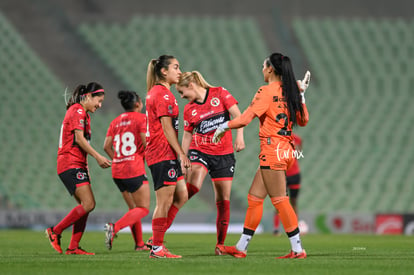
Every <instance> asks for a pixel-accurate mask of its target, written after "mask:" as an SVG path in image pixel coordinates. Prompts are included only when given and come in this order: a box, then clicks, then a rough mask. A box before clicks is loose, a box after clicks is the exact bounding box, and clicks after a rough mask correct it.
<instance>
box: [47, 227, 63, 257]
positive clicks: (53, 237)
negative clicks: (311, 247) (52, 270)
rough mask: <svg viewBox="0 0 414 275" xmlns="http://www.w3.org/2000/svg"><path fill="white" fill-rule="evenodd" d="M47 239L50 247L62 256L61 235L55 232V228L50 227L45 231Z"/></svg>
mask: <svg viewBox="0 0 414 275" xmlns="http://www.w3.org/2000/svg"><path fill="white" fill-rule="evenodd" d="M45 233H46V238H48V239H49V242H50V245H51V246H52V247H53V249H54V250H56V251H57V252H58V253H60V254H62V248H61V247H60V238H61V236H60V235H59V234H56V233H55V232H53V227H49V228H47V229H46V231H45Z"/></svg>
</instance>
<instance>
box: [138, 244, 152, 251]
mask: <svg viewBox="0 0 414 275" xmlns="http://www.w3.org/2000/svg"><path fill="white" fill-rule="evenodd" d="M149 250H151V248H149V247H148V246H147V245H145V244H144V245H142V246H140V245H135V251H149Z"/></svg>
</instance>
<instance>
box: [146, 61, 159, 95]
mask: <svg viewBox="0 0 414 275" xmlns="http://www.w3.org/2000/svg"><path fill="white" fill-rule="evenodd" d="M156 63H157V59H151V61H150V62H149V63H148V69H147V92H148V91H149V90H151V88H152V87H153V86H154V85H155V78H156V77H155V70H154V68H155V64H156Z"/></svg>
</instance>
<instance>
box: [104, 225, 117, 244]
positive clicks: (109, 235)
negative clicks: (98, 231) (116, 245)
mask: <svg viewBox="0 0 414 275" xmlns="http://www.w3.org/2000/svg"><path fill="white" fill-rule="evenodd" d="M104 231H105V245H106V248H108V249H109V250H111V249H112V242H113V241H114V238H115V237H116V235H114V224H113V223H110V222H109V223H107V224H105V227H104Z"/></svg>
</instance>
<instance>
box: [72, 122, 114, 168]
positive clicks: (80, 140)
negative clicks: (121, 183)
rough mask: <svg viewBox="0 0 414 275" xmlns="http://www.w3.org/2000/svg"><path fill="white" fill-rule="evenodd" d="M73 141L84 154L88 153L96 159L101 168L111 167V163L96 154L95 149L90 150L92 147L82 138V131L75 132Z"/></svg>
mask: <svg viewBox="0 0 414 275" xmlns="http://www.w3.org/2000/svg"><path fill="white" fill-rule="evenodd" d="M75 141H76V143H77V144H78V145H79V147H80V148H82V150H84V151H85V152H86V153H88V154H89V155H91V156H92V157H94V158H95V159H96V161H97V162H98V164H99V166H101V167H102V168H108V167H111V161H110V160H108V159H107V158H105V157H104V156H102V155H101V154H99V153H98V152H96V151H95V149H93V148H92V146H91V145H90V144H89V142H88V141H87V140H86V138H85V137H84V136H83V130H79V129H76V130H75Z"/></svg>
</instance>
